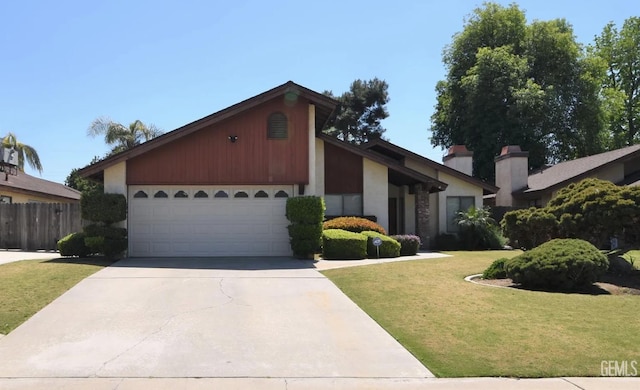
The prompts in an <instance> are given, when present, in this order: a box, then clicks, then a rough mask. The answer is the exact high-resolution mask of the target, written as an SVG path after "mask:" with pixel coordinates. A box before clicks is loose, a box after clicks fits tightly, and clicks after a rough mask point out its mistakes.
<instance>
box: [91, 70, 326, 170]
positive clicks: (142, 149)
mask: <svg viewBox="0 0 640 390" xmlns="http://www.w3.org/2000/svg"><path fill="white" fill-rule="evenodd" d="M292 89H293V90H296V91H297V92H298V94H299V96H302V97H303V98H306V99H308V100H309V101H310V102H311V103H312V104H315V105H316V106H320V107H323V108H326V109H327V111H328V112H329V114H328V115H327V120H328V116H330V115H331V113H333V110H335V107H336V105H337V104H338V102H337V101H336V100H334V99H332V98H330V97H328V96H325V95H322V94H320V93H317V92H315V91H312V90H310V89H308V88H305V87H303V86H301V85H298V84H296V83H294V82H293V81H288V82H286V83H284V84H282V85H280V86H277V87H275V88H272V89H270V90H268V91H266V92H263V93H261V94H259V95H256V96H254V97H251V98H249V99H246V100H243V101H241V102H240V103H236V104H234V105H232V106H229V107H227V108H225V109H222V110H220V111H218V112H215V113H213V114H211V115H208V116H206V117H204V118H201V119H198V120H196V121H193V122H191V123H188V124H186V125H184V126H182V127H179V128H177V129H175V130H172V131H170V132H168V133H165V134H163V135H161V136H159V137H157V138H154V139H152V140H150V141H147V142H145V143H142V144H140V145H138V146H136V147H134V148H132V149H129V150H126V151H123V152H120V153H118V154H116V155H113V156H111V157H108V158H106V159H104V160H102V161H98V162H97V163H95V164H92V165H89V166H87V167H85V168H82V169H80V170H79V171H78V174H79V175H80V176H81V177H85V178H88V177H98V176H99V175H100V174H101V173H102V172H103V171H104V170H105V169H106V168H108V167H110V166H112V165H115V164H117V163H119V162H122V161H126V160H128V159H131V158H133V157H136V156H139V155H141V154H144V153H146V152H148V151H150V150H153V149H155V148H158V147H160V146H163V145H166V144H168V143H170V142H173V141H175V140H177V139H180V138H182V137H185V136H187V135H189V134H192V133H194V132H196V131H198V130H201V129H203V128H205V127H207V126H211V125H213V124H215V123H218V122H220V121H222V120H225V119H227V118H230V117H232V116H235V115H237V114H239V113H241V112H243V111H246V110H248V109H251V108H253V107H256V106H258V105H260V104H262V103H264V102H267V101H269V100H271V99H274V98H276V97H278V96H280V95H283V94H285V93H287V92H289V91H290V90H292ZM327 120H325V121H324V122H325V123H326V121H327Z"/></svg>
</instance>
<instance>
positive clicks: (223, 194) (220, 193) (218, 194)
mask: <svg viewBox="0 0 640 390" xmlns="http://www.w3.org/2000/svg"><path fill="white" fill-rule="evenodd" d="M213 197H214V198H228V197H229V194H227V193H226V192H225V191H222V190H220V191H218V192H216V194H215V195H213Z"/></svg>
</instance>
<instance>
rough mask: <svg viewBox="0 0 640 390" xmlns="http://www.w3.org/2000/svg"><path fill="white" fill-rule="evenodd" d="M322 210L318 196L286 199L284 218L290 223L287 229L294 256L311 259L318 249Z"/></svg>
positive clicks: (322, 216) (322, 202) (322, 206)
mask: <svg viewBox="0 0 640 390" xmlns="http://www.w3.org/2000/svg"><path fill="white" fill-rule="evenodd" d="M324 210H325V206H324V199H322V198H321V197H318V196H299V197H295V198H289V199H287V206H286V216H287V219H288V220H289V222H291V224H290V225H289V226H288V227H287V229H288V230H289V243H290V245H291V250H292V251H293V255H294V256H296V257H299V258H303V259H307V258H312V257H313V255H314V254H315V253H316V252H317V251H318V250H319V249H320V241H321V235H322V220H323V219H324Z"/></svg>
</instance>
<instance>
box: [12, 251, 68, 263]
mask: <svg viewBox="0 0 640 390" xmlns="http://www.w3.org/2000/svg"><path fill="white" fill-rule="evenodd" d="M58 257H60V253H58V252H54V251H33V252H28V251H23V250H20V249H0V264H6V263H11V262H14V261H20V260H47V259H57V258H58Z"/></svg>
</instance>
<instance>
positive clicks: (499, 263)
mask: <svg viewBox="0 0 640 390" xmlns="http://www.w3.org/2000/svg"><path fill="white" fill-rule="evenodd" d="M507 261H509V259H507V258H506V257H502V258H500V259H498V260H496V261H494V262H493V263H491V265H490V266H489V268H487V269H486V270H485V271H484V272H483V273H482V278H483V279H506V278H507V271H505V269H504V265H505V263H506V262H507Z"/></svg>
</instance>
